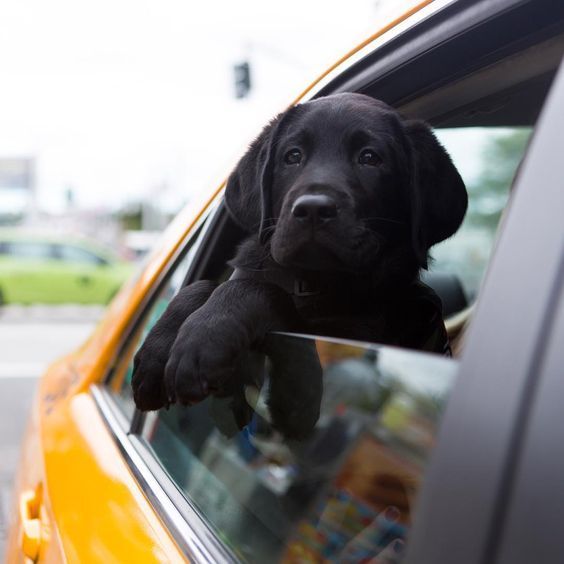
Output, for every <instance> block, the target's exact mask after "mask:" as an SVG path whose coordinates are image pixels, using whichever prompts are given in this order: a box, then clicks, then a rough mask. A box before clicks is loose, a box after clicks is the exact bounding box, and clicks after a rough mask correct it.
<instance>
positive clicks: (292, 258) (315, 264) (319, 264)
mask: <svg viewBox="0 0 564 564" xmlns="http://www.w3.org/2000/svg"><path fill="white" fill-rule="evenodd" d="M281 250H282V252H278V253H277V252H276V250H275V249H273V253H272V255H273V258H274V260H275V261H276V262H277V263H278V264H280V265H281V266H285V267H294V268H300V269H303V270H335V269H338V270H341V269H342V268H343V264H342V262H341V260H340V259H339V257H338V256H337V255H336V254H335V253H334V252H333V251H332V250H331V249H330V248H329V247H327V246H326V245H323V244H322V243H320V242H319V241H318V240H316V239H315V238H314V237H312V238H310V239H309V240H307V241H303V242H302V243H301V244H299V245H296V246H293V247H292V248H286V249H281Z"/></svg>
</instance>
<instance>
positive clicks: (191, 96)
mask: <svg viewBox="0 0 564 564" xmlns="http://www.w3.org/2000/svg"><path fill="white" fill-rule="evenodd" d="M416 1H417V0H356V1H355V2H342V1H335V0H307V1H304V0H285V2H284V3H278V4H276V5H274V3H271V2H264V1H262V0H240V1H238V2H233V1H230V0H217V1H215V2H198V3H196V2H188V1H187V0H96V1H84V0H50V1H49V2H48V3H47V2H44V1H43V0H17V1H15V0H14V1H6V2H2V3H0V76H1V79H2V89H1V93H0V158H2V157H35V158H36V160H37V192H38V197H39V203H40V205H41V206H42V207H43V208H44V209H47V210H49V211H57V210H60V209H62V208H63V206H64V195H65V191H66V190H67V189H72V190H73V192H74V194H75V197H76V203H77V204H78V205H79V206H80V207H96V208H105V209H115V208H117V207H119V206H121V205H123V204H125V203H127V202H131V201H139V200H141V199H150V200H151V201H153V202H159V203H160V205H161V206H163V207H164V208H166V209H168V210H176V209H178V208H179V207H180V206H181V204H182V203H184V202H186V201H187V200H189V199H190V197H191V195H193V194H194V193H197V192H200V191H202V190H205V189H209V188H211V187H214V186H216V185H217V183H218V182H219V181H220V180H221V179H222V178H223V177H224V176H225V175H226V174H227V173H228V171H229V168H230V167H231V166H232V165H233V164H234V162H235V161H236V158H237V157H238V156H239V155H240V154H241V152H242V150H243V149H244V147H245V146H246V145H247V143H248V142H249V141H250V140H251V139H252V138H253V137H254V136H255V135H256V134H257V133H258V131H259V130H260V128H261V127H262V125H263V124H264V123H265V122H266V121H267V120H268V119H269V118H270V117H272V116H273V115H274V114H275V113H277V112H278V111H280V110H282V109H283V108H284V107H285V106H286V105H287V104H288V103H289V102H290V101H291V100H292V99H293V98H295V96H296V95H297V94H299V93H300V92H301V91H302V90H303V88H304V87H305V86H307V84H309V82H311V81H312V80H313V79H314V78H316V77H317V76H318V75H319V74H320V73H321V72H322V71H324V70H325V69H326V68H327V67H328V65H330V64H332V63H334V62H335V61H336V60H337V59H338V58H340V57H341V56H342V55H343V54H344V53H345V52H347V51H348V50H350V49H351V48H353V47H355V46H356V45H357V44H358V43H359V42H360V41H362V40H363V39H365V38H367V37H368V36H370V35H372V34H373V33H374V32H375V31H377V30H378V29H379V28H380V27H382V26H383V25H384V24H385V23H387V21H389V20H390V19H391V17H393V16H396V15H398V14H401V13H402V12H404V11H405V10H407V9H408V8H409V7H410V6H411V5H414V4H415V3H416ZM244 59H247V60H249V61H250V62H251V65H252V80H253V89H252V93H251V96H250V97H249V98H248V99H245V100H236V99H235V97H234V78H233V64H234V63H235V62H239V61H241V60H244ZM449 148H450V149H451V150H453V151H456V149H457V139H456V136H454V138H453V141H452V147H449ZM460 152H461V155H463V157H464V159H465V160H466V161H468V162H469V163H470V165H472V164H473V161H476V159H477V155H478V153H477V152H475V155H474V156H475V158H472V155H471V154H470V153H469V151H468V138H466V144H465V145H464V144H460ZM459 164H462V166H464V163H459ZM0 205H3V206H5V205H7V200H6V198H4V200H3V199H2V195H1V194H0Z"/></svg>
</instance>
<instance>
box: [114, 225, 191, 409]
mask: <svg viewBox="0 0 564 564" xmlns="http://www.w3.org/2000/svg"><path fill="white" fill-rule="evenodd" d="M201 234H202V226H200V227H199V228H198V230H197V231H196V232H195V233H194V235H193V236H192V237H191V238H190V240H189V242H188V243H187V244H186V246H185V248H184V251H183V254H182V257H181V258H180V259H179V260H177V262H176V264H175V265H174V266H173V268H172V269H171V271H170V272H169V273H168V275H167V277H166V279H165V281H164V282H163V284H162V286H161V288H160V289H159V291H158V292H157V295H156V296H155V298H154V299H153V301H152V303H151V305H150V307H149V308H148V310H147V311H146V312H145V313H144V315H143V317H142V319H141V320H140V322H139V323H138V325H137V326H136V328H135V329H134V331H133V333H132V334H131V335H130V336H129V338H128V339H127V341H126V343H125V345H124V346H123V347H122V349H121V351H120V353H119V355H118V357H117V359H116V362H115V365H114V367H113V368H112V370H111V372H110V377H109V378H108V385H109V389H110V390H111V391H112V392H113V393H114V397H115V398H116V399H117V401H118V404H119V405H120V407H121V408H122V410H123V411H124V413H125V414H126V416H127V417H128V418H129V419H131V418H132V417H133V413H134V411H135V404H134V402H133V392H132V390H131V377H132V374H133V357H134V356H135V353H136V352H137V349H138V348H139V347H140V346H141V344H142V343H143V340H144V339H145V337H146V336H147V334H148V333H149V331H150V330H151V328H152V327H153V325H154V324H155V323H156V322H157V321H158V319H159V317H160V316H161V315H162V314H163V312H164V311H165V309H166V308H167V306H168V304H169V302H170V301H171V300H172V298H173V297H174V295H175V294H176V293H177V292H178V290H179V289H180V288H181V286H182V284H183V282H184V280H185V278H186V274H187V272H188V269H189V267H190V264H191V262H192V259H193V256H194V252H195V250H196V247H197V245H196V242H197V241H198V238H199V236H200V235H201Z"/></svg>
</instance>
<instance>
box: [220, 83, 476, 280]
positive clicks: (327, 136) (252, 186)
mask: <svg viewBox="0 0 564 564" xmlns="http://www.w3.org/2000/svg"><path fill="white" fill-rule="evenodd" d="M225 196H226V204H227V207H228V209H229V211H230V213H231V215H232V216H233V218H234V219H235V220H236V221H237V222H238V223H239V224H240V225H241V226H242V227H244V228H245V229H246V230H247V231H249V232H259V233H260V238H261V241H262V242H263V243H264V244H265V245H270V252H271V255H272V257H273V258H274V260H275V261H276V262H278V263H279V264H281V265H283V266H285V267H290V268H297V269H302V270H320V271H324V270H332V271H353V272H358V271H363V270H366V269H371V268H375V267H378V266H379V265H381V266H383V265H385V264H386V261H388V262H389V261H390V260H391V259H390V257H396V258H397V257H398V256H401V257H402V260H408V261H411V262H413V263H416V264H417V266H422V267H425V266H426V264H427V255H428V250H429V248H430V247H431V246H432V245H434V244H435V243H438V242H439V241H442V240H443V239H446V238H447V237H449V236H450V235H452V234H453V233H454V232H455V231H456V230H457V229H458V227H459V226H460V223H461V222H462V219H463V217H464V214H465V211H466V205H467V196H466V190H465V187H464V183H463V182H462V179H461V178H460V175H459V174H458V172H457V170H456V168H455V167H454V165H453V164H452V162H451V160H450V158H449V156H448V154H447V153H446V151H445V150H444V148H443V147H442V146H441V145H440V144H439V142H438V141H437V140H436V138H435V136H434V135H433V133H432V132H431V130H430V129H429V127H428V126H427V125H426V124H424V123H423V122H419V121H407V120H403V119H402V118H401V116H400V115H399V114H398V113H397V112H395V111H394V110H393V109H392V108H390V107H389V106H387V105H386V104H384V103H383V102H379V101H377V100H375V99H373V98H370V97H368V96H364V95H361V94H338V95H334V96H328V97H326V98H320V99H317V100H314V101H311V102H307V103H305V104H302V105H299V106H296V107H293V108H291V109H290V110H288V111H287V112H284V113H282V114H280V115H279V116H278V117H276V118H275V119H274V120H273V121H272V122H271V123H270V124H269V125H268V126H267V127H266V128H265V129H264V130H263V132H262V133H261V135H260V136H259V137H258V138H257V139H256V140H255V142H254V143H253V144H252V145H251V147H250V148H249V150H248V152H247V154H246V155H245V156H244V157H243V158H242V159H241V161H240V162H239V164H238V165H237V167H236V169H235V170H234V171H233V173H232V174H231V176H230V177H229V180H228V183H227V189H226V195H225Z"/></svg>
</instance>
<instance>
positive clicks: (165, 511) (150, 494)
mask: <svg viewBox="0 0 564 564" xmlns="http://www.w3.org/2000/svg"><path fill="white" fill-rule="evenodd" d="M90 391H91V393H92V397H93V399H94V401H95V403H96V405H97V407H98V410H99V411H100V415H101V416H102V419H103V420H104V421H105V423H106V425H107V427H108V430H109V432H110V434H111V435H112V438H113V439H114V442H115V443H116V445H117V447H118V448H119V450H120V452H121V454H122V456H123V458H124V461H125V463H126V464H127V466H128V467H129V468H130V469H131V472H132V474H133V476H134V477H135V479H136V480H137V482H138V484H139V486H140V488H141V490H142V491H143V493H144V494H145V496H146V498H147V500H148V501H149V503H150V504H151V506H152V507H153V508H154V510H155V512H156V513H157V515H158V516H159V517H160V518H161V520H162V522H163V526H164V527H165V528H166V529H167V530H168V531H169V533H170V534H171V535H172V537H173V538H174V540H175V541H176V543H177V544H178V546H179V548H180V550H181V551H182V552H183V553H184V554H185V555H186V556H187V557H188V558H190V559H191V560H193V561H194V562H205V563H210V564H216V563H217V564H221V563H224V562H225V563H229V562H236V561H237V559H236V557H235V556H234V554H233V553H231V552H230V551H229V550H228V549H227V547H226V546H225V545H224V544H223V543H221V541H219V539H218V537H217V535H216V533H215V532H214V531H213V530H212V529H210V527H209V526H208V525H207V523H206V522H205V520H204V519H203V518H202V517H201V515H200V513H199V512H198V510H197V509H196V508H195V507H194V506H193V505H192V504H191V503H189V501H188V500H187V499H186V497H185V496H184V495H183V494H182V493H181V492H180V490H178V488H177V486H176V484H174V482H173V480H172V479H171V478H170V477H169V476H168V474H167V473H166V472H165V470H164V469H163V468H162V466H161V465H160V463H158V461H156V460H155V459H154V458H153V455H152V454H151V453H150V452H149V450H148V449H147V448H146V446H145V445H144V444H143V442H142V440H140V439H139V438H138V437H137V436H135V435H131V434H128V433H127V432H126V431H125V428H124V427H123V421H120V417H119V415H118V412H119V406H118V405H117V404H116V403H115V399H114V398H113V396H112V394H111V393H110V392H109V391H108V390H107V389H106V388H105V387H104V385H103V384H102V385H101V384H95V385H93V386H91V388H90ZM143 454H147V459H145V458H144V457H143ZM148 460H151V461H153V462H154V464H148V463H147V461H148ZM156 472H158V473H159V474H161V475H160V476H159V477H157V476H156V475H155V473H156ZM163 484H166V485H167V486H168V487H167V488H165V487H164V486H163ZM167 490H168V491H167ZM171 491H176V492H177V495H175V496H171V495H170V492H171Z"/></svg>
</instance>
